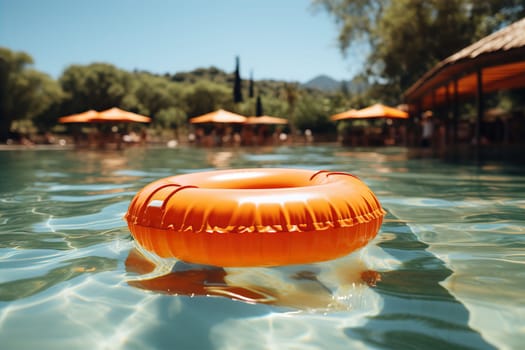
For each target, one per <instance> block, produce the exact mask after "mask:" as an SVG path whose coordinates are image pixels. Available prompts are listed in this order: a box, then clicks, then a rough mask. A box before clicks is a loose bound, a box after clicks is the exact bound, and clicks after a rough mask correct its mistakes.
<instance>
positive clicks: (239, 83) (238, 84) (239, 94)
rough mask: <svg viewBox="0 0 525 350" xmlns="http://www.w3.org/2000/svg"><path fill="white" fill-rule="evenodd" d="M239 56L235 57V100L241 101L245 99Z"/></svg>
mask: <svg viewBox="0 0 525 350" xmlns="http://www.w3.org/2000/svg"><path fill="white" fill-rule="evenodd" d="M239 65H240V63H239V56H237V57H235V80H234V82H233V102H235V103H239V102H242V101H243V98H242V81H241V73H240V67H239Z"/></svg>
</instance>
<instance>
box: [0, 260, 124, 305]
mask: <svg viewBox="0 0 525 350" xmlns="http://www.w3.org/2000/svg"><path fill="white" fill-rule="evenodd" d="M116 267H117V260H116V259H109V258H103V257H86V258H78V259H73V260H70V261H68V262H67V264H66V265H65V266H61V267H57V268H55V269H52V270H51V271H49V272H48V273H46V274H45V275H42V276H36V277H31V278H25V279H18V280H15V281H9V282H4V283H0V301H12V300H17V299H23V298H27V297H30V296H32V295H34V294H37V293H40V292H42V291H44V290H46V289H48V288H51V287H52V286H54V285H56V284H59V283H61V282H65V281H68V280H70V279H73V278H75V277H77V276H80V275H82V274H86V273H98V272H103V271H112V270H114V269H115V268H116Z"/></svg>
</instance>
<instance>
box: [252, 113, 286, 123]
mask: <svg viewBox="0 0 525 350" xmlns="http://www.w3.org/2000/svg"><path fill="white" fill-rule="evenodd" d="M245 124H288V119H284V118H278V117H271V116H269V115H263V116H260V117H248V119H247V120H246V123H245Z"/></svg>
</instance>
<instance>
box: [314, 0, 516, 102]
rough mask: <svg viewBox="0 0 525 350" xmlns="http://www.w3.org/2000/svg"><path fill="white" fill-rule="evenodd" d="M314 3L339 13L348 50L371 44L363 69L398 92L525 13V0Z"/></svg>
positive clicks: (341, 36) (331, 0)
mask: <svg viewBox="0 0 525 350" xmlns="http://www.w3.org/2000/svg"><path fill="white" fill-rule="evenodd" d="M314 3H315V4H316V5H317V6H320V7H322V8H324V9H325V10H326V11H327V12H329V13H330V14H332V15H333V16H334V17H335V20H336V23H337V24H339V30H340V31H339V44H340V47H341V50H342V51H343V52H347V51H349V50H352V49H357V48H358V47H359V44H361V45H362V44H363V42H366V43H367V45H368V46H369V48H370V52H371V54H370V57H369V59H368V60H367V62H368V64H367V66H366V67H365V69H364V71H365V72H366V73H367V75H369V76H371V77H372V78H374V80H376V81H377V82H380V83H381V84H383V85H385V87H386V89H385V91H388V92H389V93H390V94H397V95H398V96H400V94H401V93H402V92H403V91H404V90H406V89H407V88H408V87H409V86H410V85H412V84H413V83H414V82H415V81H416V80H417V79H418V78H419V77H420V76H421V75H422V74H423V73H424V72H426V71H427V70H429V69H430V68H432V67H433V66H434V65H435V64H436V63H437V62H439V61H441V60H442V59H444V58H446V57H448V56H450V55H451V54H453V53H455V52H456V51H458V50H460V49H461V48H463V47H465V46H467V45H469V44H470V43H472V42H474V41H476V40H478V39H480V38H481V37H483V36H485V35H487V34H489V33H491V32H493V31H494V30H496V29H498V28H500V27H501V26H504V25H507V24H509V23H511V22H513V21H515V20H516V19H519V18H521V17H523V16H524V15H525V3H524V1H523V0H487V1H478V0H447V1H442V0H428V1H421V0H395V1H392V0H314ZM437 33H439V35H436V34H437Z"/></svg>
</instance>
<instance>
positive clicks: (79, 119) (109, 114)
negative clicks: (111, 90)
mask: <svg viewBox="0 0 525 350" xmlns="http://www.w3.org/2000/svg"><path fill="white" fill-rule="evenodd" d="M58 121H59V122H60V123H111V122H113V123H119V122H126V123H131V122H135V123H149V122H151V118H150V117H146V116H143V115H140V114H136V113H132V112H128V111H124V110H122V109H120V108H116V107H114V108H111V109H108V110H105V111H102V112H97V111H95V110H92V109H91V110H89V111H86V112H83V113H78V114H73V115H69V116H66V117H61V118H58Z"/></svg>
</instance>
